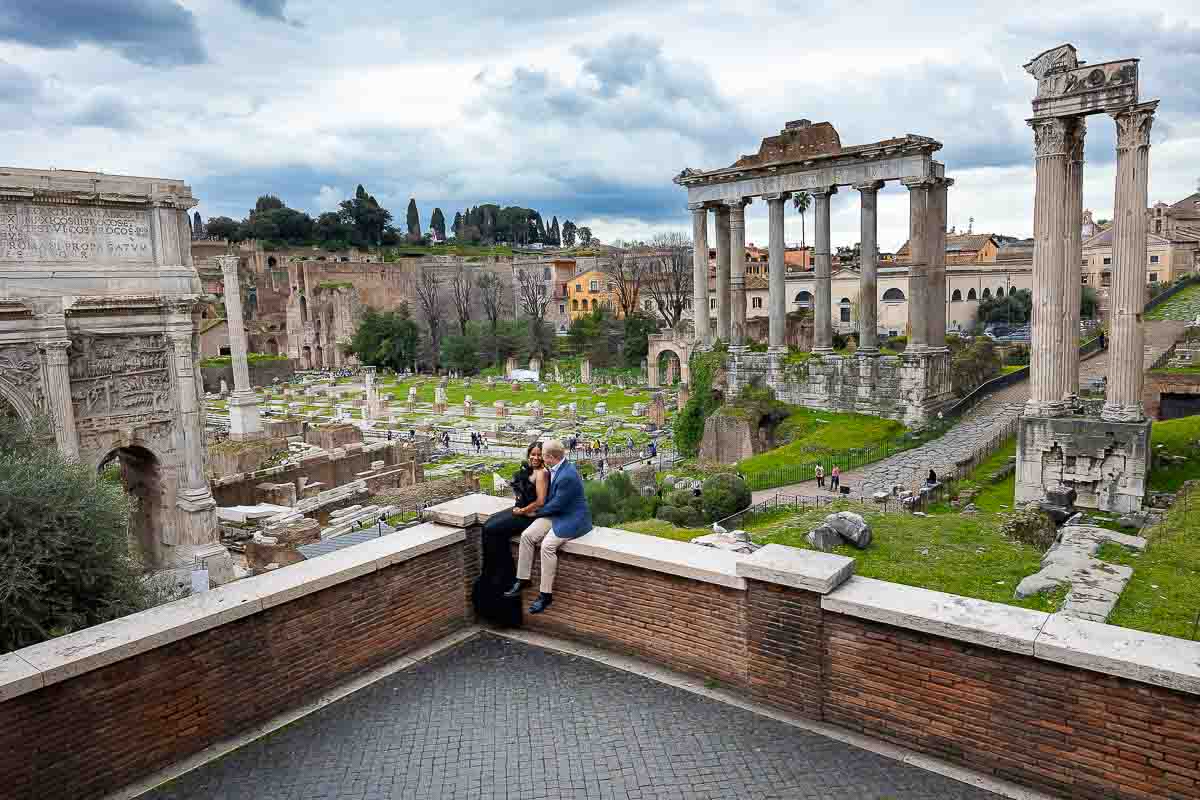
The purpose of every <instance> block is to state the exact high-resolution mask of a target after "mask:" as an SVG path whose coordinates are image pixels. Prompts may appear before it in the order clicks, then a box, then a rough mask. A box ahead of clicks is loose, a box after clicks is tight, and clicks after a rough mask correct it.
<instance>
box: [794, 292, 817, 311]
mask: <svg viewBox="0 0 1200 800" xmlns="http://www.w3.org/2000/svg"><path fill="white" fill-rule="evenodd" d="M793 302H795V303H796V305H797V306H799V307H800V308H812V304H813V296H812V292H809V291H807V290H805V289H801V290H800V291H798V292H796V296H795V298H793Z"/></svg>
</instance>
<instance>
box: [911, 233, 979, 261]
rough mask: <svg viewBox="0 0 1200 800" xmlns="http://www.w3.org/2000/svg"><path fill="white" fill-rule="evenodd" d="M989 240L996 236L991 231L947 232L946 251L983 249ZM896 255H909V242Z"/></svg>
mask: <svg viewBox="0 0 1200 800" xmlns="http://www.w3.org/2000/svg"><path fill="white" fill-rule="evenodd" d="M989 241H991V242H994V241H995V238H994V237H993V235H992V234H990V233H956V234H947V236H946V251H947V252H952V251H959V252H961V251H963V250H982V249H983V247H984V245H986V244H987V243H988V242H989ZM896 255H898V256H900V255H904V256H906V255H908V242H907V241H905V242H904V244H902V245H901V246H900V249H899V250H897V251H896Z"/></svg>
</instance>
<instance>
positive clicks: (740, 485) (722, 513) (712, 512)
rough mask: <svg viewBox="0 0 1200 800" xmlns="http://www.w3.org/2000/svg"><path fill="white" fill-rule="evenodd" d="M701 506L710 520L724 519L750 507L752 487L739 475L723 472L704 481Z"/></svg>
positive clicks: (701, 491)
mask: <svg viewBox="0 0 1200 800" xmlns="http://www.w3.org/2000/svg"><path fill="white" fill-rule="evenodd" d="M700 499H701V508H702V510H703V511H704V517H705V519H707V520H708V521H709V522H715V521H716V520H719V519H724V518H725V517H728V516H729V515H731V514H736V513H737V512H739V511H741V510H742V509H743V508H749V507H750V499H751V493H750V487H749V486H747V485H746V482H745V481H744V480H742V479H741V478H739V477H738V476H737V475H731V474H730V473H728V472H723V473H721V474H720V475H713V476H712V477H711V478H709V479H708V480H706V481H705V482H704V488H703V489H701V490H700Z"/></svg>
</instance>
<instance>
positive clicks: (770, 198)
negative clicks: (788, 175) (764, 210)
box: [762, 192, 792, 203]
mask: <svg viewBox="0 0 1200 800" xmlns="http://www.w3.org/2000/svg"><path fill="white" fill-rule="evenodd" d="M791 196H792V193H791V192H767V193H765V194H763V195H762V199H763V200H766V201H767V202H768V203H781V202H783V201H784V200H787V199H788V198H789V197H791Z"/></svg>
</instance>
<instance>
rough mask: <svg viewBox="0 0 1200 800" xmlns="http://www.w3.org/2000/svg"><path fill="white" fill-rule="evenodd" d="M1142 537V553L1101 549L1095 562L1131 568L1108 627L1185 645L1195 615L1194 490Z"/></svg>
mask: <svg viewBox="0 0 1200 800" xmlns="http://www.w3.org/2000/svg"><path fill="white" fill-rule="evenodd" d="M1142 535H1143V536H1145V537H1146V539H1147V540H1148V543H1147V546H1146V552H1145V553H1143V554H1141V555H1134V554H1133V553H1130V552H1129V551H1127V550H1126V549H1125V548H1123V547H1119V546H1116V545H1105V546H1104V547H1103V548H1101V550H1100V553H1099V554H1098V555H1099V557H1100V558H1101V559H1103V560H1105V561H1111V562H1114V563H1117V564H1127V565H1129V566H1131V567H1133V577H1132V578H1131V579H1130V581H1129V584H1128V585H1127V586H1126V587H1125V591H1124V592H1122V594H1121V599H1120V600H1119V601H1118V602H1117V607H1116V609H1115V610H1114V611H1113V614H1112V616H1111V617H1109V620H1108V621H1109V623H1110V624H1112V625H1120V626H1122V627H1124V628H1135V629H1137V630H1142V631H1150V632H1151V633H1161V634H1165V635H1167V636H1179V637H1182V638H1185V639H1191V638H1193V636H1194V631H1195V630H1196V619H1197V614H1200V489H1197V490H1194V491H1192V492H1191V493H1189V494H1188V495H1187V496H1184V497H1181V498H1180V499H1179V500H1178V501H1177V502H1176V504H1175V506H1174V507H1173V508H1172V509H1171V510H1170V511H1169V512H1168V513H1167V515H1166V517H1165V518H1164V519H1163V521H1162V522H1161V523H1159V524H1158V525H1155V526H1154V527H1153V528H1150V529H1149V530H1147V531H1144V532H1143V534H1142Z"/></svg>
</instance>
